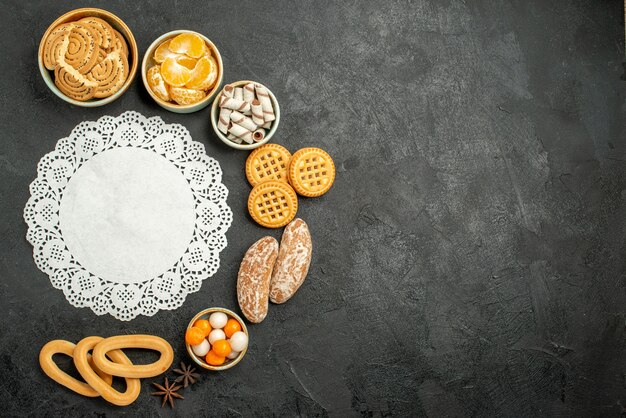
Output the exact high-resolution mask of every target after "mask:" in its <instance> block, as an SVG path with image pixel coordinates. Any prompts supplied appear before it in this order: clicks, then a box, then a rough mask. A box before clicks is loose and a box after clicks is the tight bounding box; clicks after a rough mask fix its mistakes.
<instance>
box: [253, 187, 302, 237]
mask: <svg viewBox="0 0 626 418" xmlns="http://www.w3.org/2000/svg"><path fill="white" fill-rule="evenodd" d="M248 212H250V216H252V219H254V220H255V221H256V223H258V224H259V225H261V226H264V227H266V228H280V227H281V226H285V225H287V224H288V223H289V222H291V220H292V219H293V218H294V217H295V216H296V213H297V212H298V196H296V192H294V191H293V188H292V187H291V186H290V185H289V184H287V183H286V182H284V181H276V180H268V181H265V182H263V183H260V184H257V185H256V186H254V188H253V189H252V191H251V192H250V196H249V197H248Z"/></svg>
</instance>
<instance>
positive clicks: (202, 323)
mask: <svg viewBox="0 0 626 418" xmlns="http://www.w3.org/2000/svg"><path fill="white" fill-rule="evenodd" d="M193 326H194V327H196V328H200V329H201V330H202V332H204V336H205V337H206V336H207V335H209V334H210V333H211V324H210V323H209V321H207V320H206V319H198V320H197V321H196V322H194V323H193Z"/></svg>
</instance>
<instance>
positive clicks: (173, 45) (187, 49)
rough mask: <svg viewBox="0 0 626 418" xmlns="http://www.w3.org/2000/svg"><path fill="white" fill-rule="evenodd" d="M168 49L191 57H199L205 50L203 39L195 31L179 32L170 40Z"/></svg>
mask: <svg viewBox="0 0 626 418" xmlns="http://www.w3.org/2000/svg"><path fill="white" fill-rule="evenodd" d="M169 49H170V51H172V52H176V53H177V54H186V55H188V56H190V57H191V58H200V57H201V56H203V55H204V52H205V51H206V45H205V43H204V39H202V38H201V37H199V36H198V35H196V34H195V33H181V34H180V35H178V36H176V37H175V38H174V39H172V41H171V42H170V45H169Z"/></svg>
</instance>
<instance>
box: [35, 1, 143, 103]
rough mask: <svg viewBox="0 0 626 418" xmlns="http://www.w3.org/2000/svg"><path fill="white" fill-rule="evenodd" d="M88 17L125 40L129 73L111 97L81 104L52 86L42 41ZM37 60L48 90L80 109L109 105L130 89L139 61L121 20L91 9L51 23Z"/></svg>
mask: <svg viewBox="0 0 626 418" xmlns="http://www.w3.org/2000/svg"><path fill="white" fill-rule="evenodd" d="M89 16H95V17H99V18H100V19H102V20H104V21H106V22H107V23H108V24H109V25H111V26H113V29H115V30H117V31H118V32H119V33H121V34H122V36H124V38H125V39H126V43H127V44H128V64H129V65H130V72H129V73H128V78H127V79H126V82H125V83H124V85H123V86H122V88H121V89H119V90H118V91H117V92H116V93H115V94H112V95H111V96H109V97H105V98H103V99H92V100H87V101H84V102H81V101H79V100H74V99H72V98H71V97H68V96H66V95H65V94H63V92H61V90H59V88H58V87H57V86H56V85H55V84H54V71H50V70H48V69H47V68H46V67H45V66H44V64H43V47H44V40H45V39H46V38H47V37H48V34H49V33H50V32H52V30H53V29H54V28H55V27H57V26H58V25H60V24H62V23H67V22H74V21H76V20H79V19H82V18H84V17H89ZM37 59H38V61H39V72H40V73H41V76H42V77H43V81H45V83H46V85H47V86H48V88H49V89H50V90H52V92H53V93H54V94H56V95H57V96H59V97H60V98H61V99H63V100H65V101H66V102H68V103H71V104H73V105H76V106H81V107H98V106H103V105H105V104H108V103H111V102H112V101H114V100H116V99H117V98H118V97H120V96H121V95H122V94H124V92H125V91H126V90H128V87H130V84H131V83H132V82H133V79H134V78H135V75H136V74H137V63H138V61H139V60H138V55H137V43H136V42H135V37H134V36H133V33H132V32H131V31H130V29H129V28H128V26H126V24H125V23H124V22H123V21H122V19H120V18H119V17H117V16H115V15H114V14H113V13H110V12H107V11H106V10H102V9H96V8H93V7H86V8H83V9H76V10H72V11H71V12H67V13H65V14H64V15H63V16H61V17H59V18H58V19H57V20H55V21H54V22H52V24H51V25H50V26H49V27H48V29H47V30H46V32H45V33H44V34H43V37H42V38H41V42H40V43H39V52H38V57H37Z"/></svg>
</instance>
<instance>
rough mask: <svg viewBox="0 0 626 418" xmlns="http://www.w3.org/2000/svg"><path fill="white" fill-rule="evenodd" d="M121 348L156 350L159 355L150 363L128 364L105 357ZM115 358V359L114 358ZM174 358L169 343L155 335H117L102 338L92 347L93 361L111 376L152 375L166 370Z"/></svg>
mask: <svg viewBox="0 0 626 418" xmlns="http://www.w3.org/2000/svg"><path fill="white" fill-rule="evenodd" d="M121 348H145V349H147V350H156V351H158V352H159V353H160V354H161V356H160V357H159V359H158V360H157V361H155V362H154V363H150V364H141V365H132V364H131V365H130V366H127V365H125V364H119V362H117V363H114V362H112V361H110V360H109V359H107V358H106V356H107V354H108V353H109V352H111V350H116V349H121ZM114 360H115V359H114ZM173 360H174V350H173V349H172V346H171V345H170V343H168V342H167V341H165V340H164V339H163V338H161V337H157V336H155V335H141V334H139V335H118V336H115V337H109V338H105V339H104V340H102V341H101V342H100V343H99V344H98V345H96V347H95V348H94V349H93V361H94V363H95V364H96V365H97V366H98V367H99V368H100V370H102V371H105V372H106V373H110V374H112V375H113V376H122V377H134V378H141V377H154V376H158V375H160V374H162V373H164V372H166V371H167V369H169V368H170V366H171V365H172V361H173Z"/></svg>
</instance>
